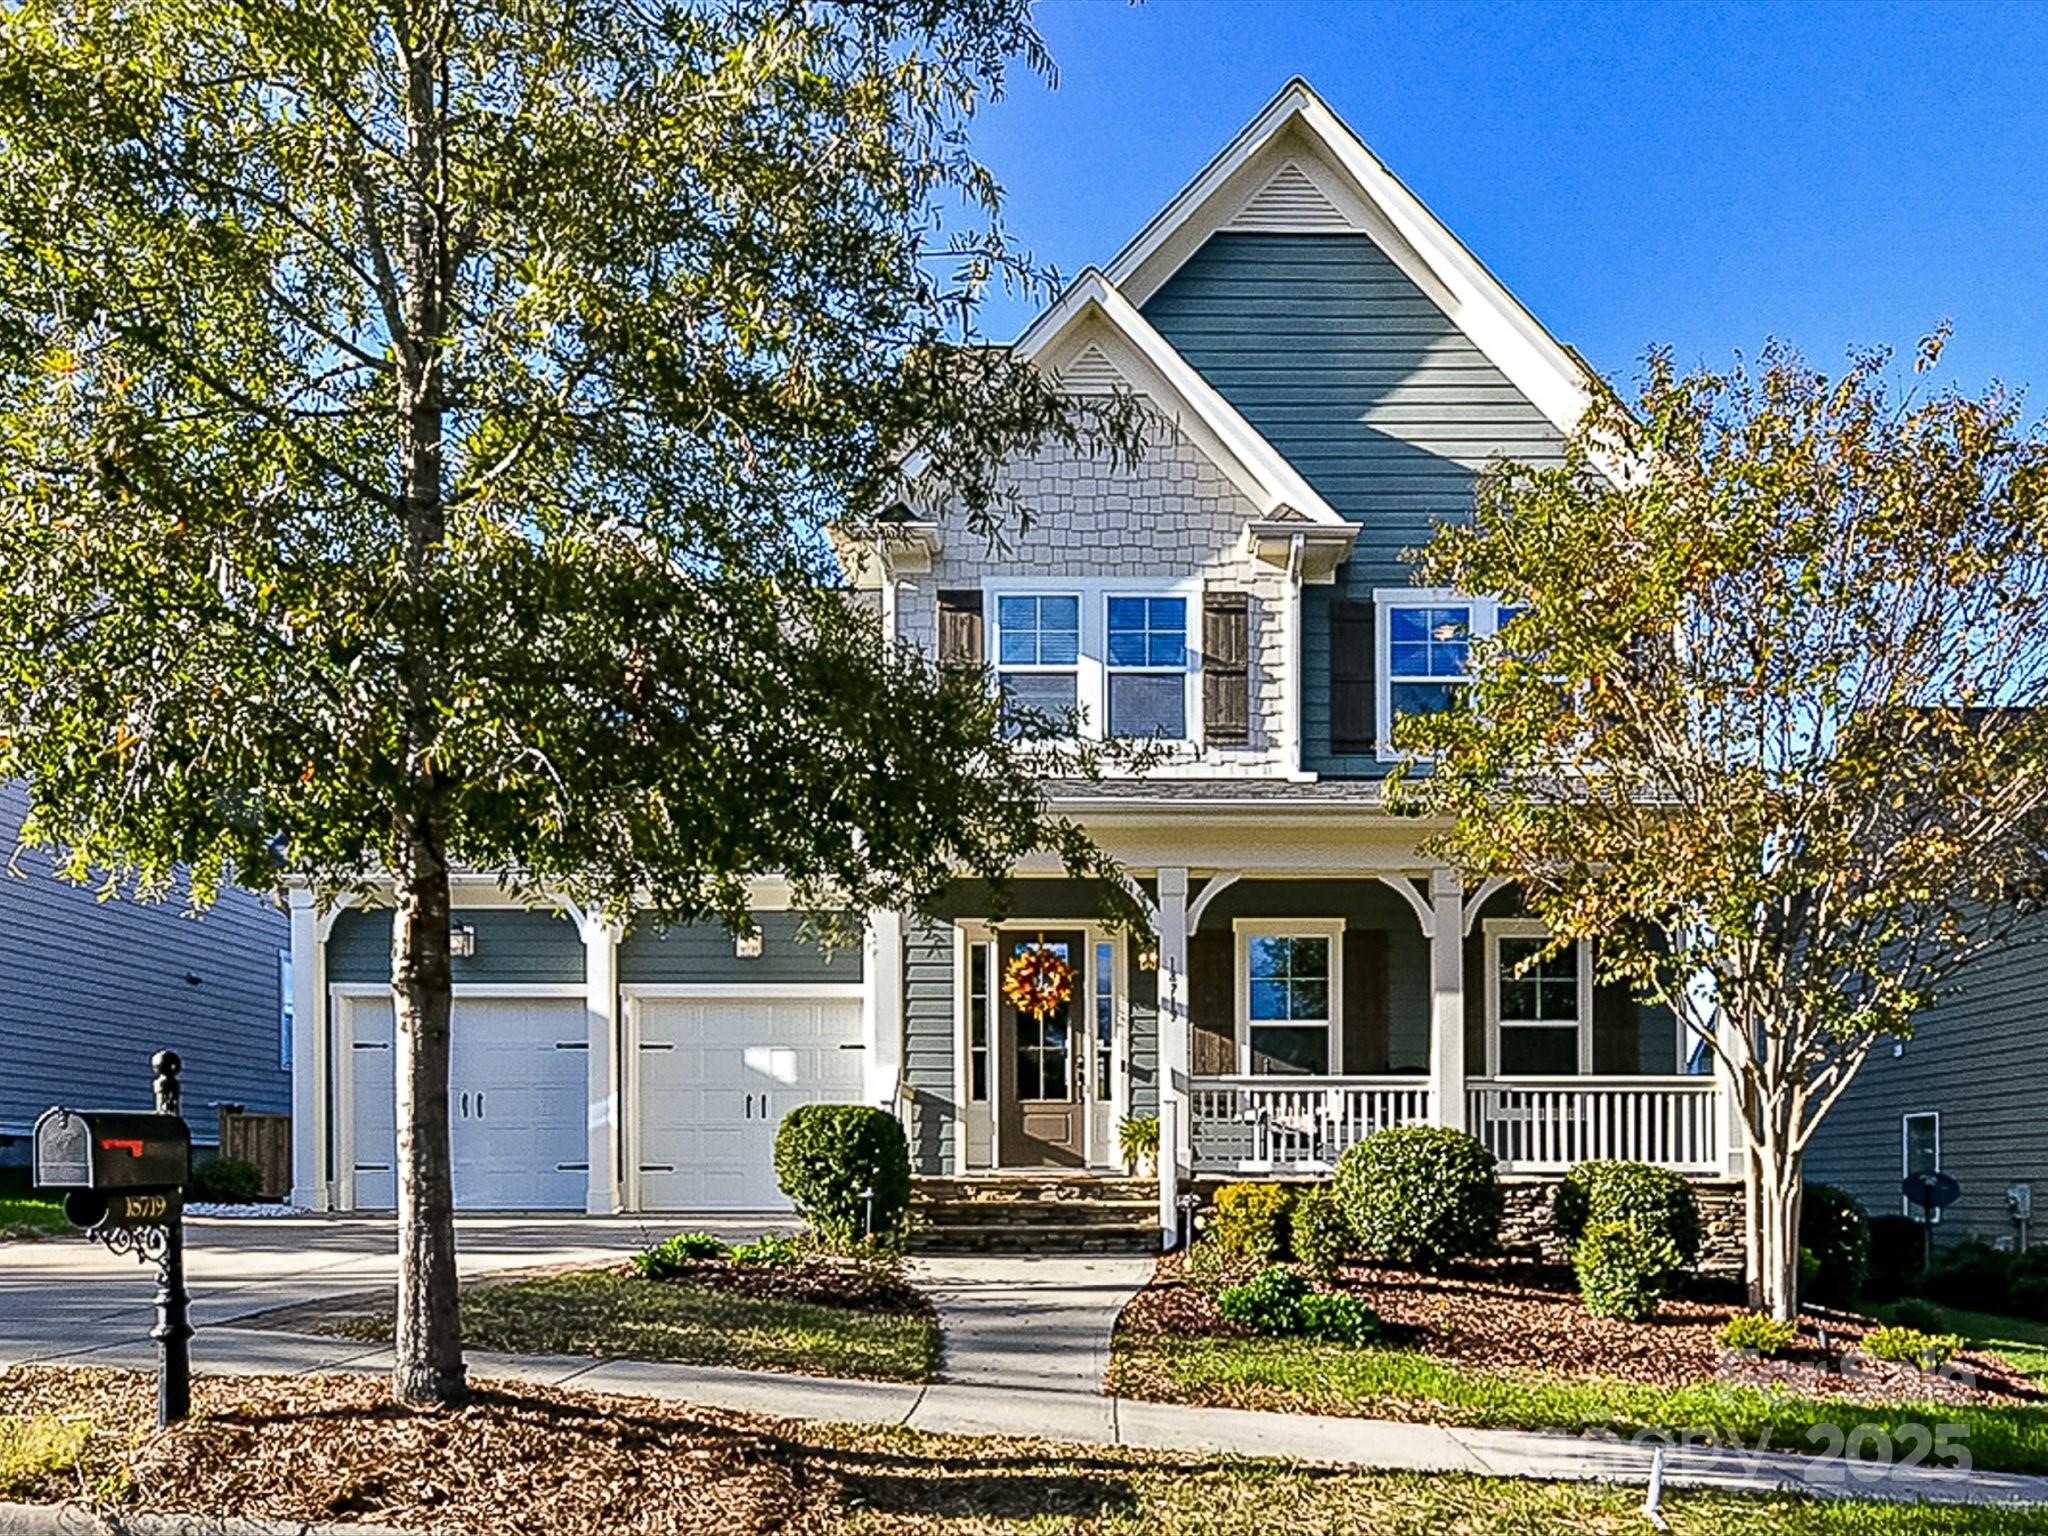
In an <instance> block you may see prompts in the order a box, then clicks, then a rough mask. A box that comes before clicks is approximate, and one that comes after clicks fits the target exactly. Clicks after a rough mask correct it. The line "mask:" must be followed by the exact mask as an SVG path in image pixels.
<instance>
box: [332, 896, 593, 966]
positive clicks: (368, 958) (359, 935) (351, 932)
mask: <svg viewBox="0 0 2048 1536" xmlns="http://www.w3.org/2000/svg"><path fill="white" fill-rule="evenodd" d="M454 922H455V926H456V927H467V928H474V929H475V930H476V953H475V954H474V955H470V956H467V957H465V956H461V955H458V956H456V957H455V958H454V959H453V960H452V961H450V962H449V970H450V972H451V973H452V974H453V976H454V979H455V981H456V982H457V983H458V984H460V983H462V982H521V981H530V982H547V983H555V982H580V981H582V980H583V937H582V935H581V934H579V933H578V932H577V931H576V925H575V924H574V923H572V922H570V921H569V919H567V918H566V917H562V916H560V915H559V914H557V913H554V912H528V911H524V910H522V909H520V908H517V907H461V908H457V909H456V912H455V919H454ZM327 979H328V980H329V981H354V982H360V981H389V980H390V979H391V914H390V913H389V912H388V911H375V912H344V913H342V914H341V916H339V917H338V918H336V919H335V921H334V928H333V931H332V932H330V933H329V934H328V936H327Z"/></svg>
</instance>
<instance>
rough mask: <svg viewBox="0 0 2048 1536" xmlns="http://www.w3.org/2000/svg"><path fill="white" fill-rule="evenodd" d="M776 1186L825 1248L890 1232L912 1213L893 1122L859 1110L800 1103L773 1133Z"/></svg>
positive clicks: (899, 1132) (905, 1156)
mask: <svg viewBox="0 0 2048 1536" xmlns="http://www.w3.org/2000/svg"><path fill="white" fill-rule="evenodd" d="M775 1182H776V1185H777V1186H778V1187H779V1188H780V1189H781V1190H782V1192H783V1193H784V1194H785V1195H787V1196H789V1198H790V1199H791V1200H792V1201H793V1202H794V1203H795V1205H796V1209H797V1214H798V1215H800V1216H802V1217H803V1219H804V1222H805V1224H806V1225H808V1226H809V1227H810V1229H811V1230H812V1231H813V1232H815V1233H816V1234H817V1235H818V1236H819V1237H820V1238H822V1239H824V1241H826V1242H827V1243H831V1244H834V1245H836V1246H841V1247H844V1246H850V1245H852V1244H854V1243H857V1242H859V1241H860V1240H861V1239H862V1238H863V1237H865V1236H867V1235H868V1229H867V1220H868V1214H867V1200H866V1198H865V1194H864V1192H865V1191H867V1190H870V1189H872V1190H873V1191H874V1229H873V1230H874V1232H875V1233H877V1234H892V1233H894V1232H896V1231H897V1230H898V1229H899V1228H900V1227H901V1226H902V1224H903V1217H904V1213H905V1212H906V1211H908V1210H909V1208H910V1147H909V1145H908V1143H906V1142H905V1140H904V1137H903V1127H902V1126H900V1125H898V1124H897V1123H896V1119H895V1117H894V1116H892V1115H889V1114H886V1113H884V1112H883V1111H881V1110H879V1109H874V1108H871V1107H869V1106H868V1105H865V1104H800V1105H798V1106H797V1107H796V1108H795V1109H792V1110H791V1111H790V1112H789V1113H788V1114H787V1115H785V1116H783V1118H782V1124H781V1125H780V1126H779V1127H777V1129H776V1132H775Z"/></svg>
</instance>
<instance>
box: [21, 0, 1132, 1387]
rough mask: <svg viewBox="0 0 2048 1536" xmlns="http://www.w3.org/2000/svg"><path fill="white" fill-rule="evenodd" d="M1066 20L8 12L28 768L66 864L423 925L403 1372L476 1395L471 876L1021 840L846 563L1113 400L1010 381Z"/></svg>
mask: <svg viewBox="0 0 2048 1536" xmlns="http://www.w3.org/2000/svg"><path fill="white" fill-rule="evenodd" d="M1018 59H1021V60H1023V61H1024V62H1025V63H1026V64H1027V65H1028V66H1030V67H1032V68H1034V69H1037V70H1040V71H1043V70H1044V69H1045V68H1046V67H1047V61H1046V60H1045V57H1044V54H1043V50H1042V48H1041V45H1040V43H1039V40H1038V38H1037V37H1036V35H1035V34H1034V33H1033V31H1032V30H1031V27H1030V24H1029V16H1028V9H1027V4H1026V0H948V3H938V0H857V3H855V0H849V3H846V4H832V3H825V0H819V3H804V0H702V3H696V4H651V3H644V0H615V3H607V4H596V5H593V4H583V3H578V0H519V3H513V0H370V3H367V4H365V3H343V0H290V3H285V0H25V3H23V4H21V5H17V6H14V7H11V8H10V9H9V11H8V13H7V16H6V18H5V20H4V22H0V434H4V440H5V453H4V459H0V559H4V561H5V564H6V568H7V571H8V577H9V582H8V587H7V590H6V591H5V593H4V594H0V658H4V659H0V689H4V692H0V710H4V715H0V773H5V774H8V775H19V776H23V777H25V778H27V779H28V781H29V783H30V785H31V788H32V795H33V801H32V809H31V811H30V814H29V819H28V823H27V827H26V829H25V834H26V836H27V837H28V838H29V839H30V840H31V841H34V842H38V843H43V844H48V845H52V846H54V847H57V848H59V849H60V850H62V852H63V858H64V860H65V867H66V868H67V869H68V870H69V871H70V872H71V873H72V874H74V875H75V876H77V877H80V878H96V879H102V880H105V881H106V882H108V883H109V884H110V886H112V887H115V888H118V889H123V890H138V891H140V892H141V893H143V894H145V895H161V894H163V893H164V892H165V891H166V890H168V889H169V888H170V887H171V886H172V884H173V882H174V881H177V880H179V879H181V878H182V876H181V875H180V871H181V870H182V871H187V872H189V879H190V888H191V894H192V896H193V897H194V898H196V900H197V901H199V902H200V903H202V904H203V903H204V902H205V901H207V900H208V899H210V898H211V897H212V896H213V895H214V894H215V892H216V891H217V890H219V889H220V888H221V886H222V884H223V882H226V881H229V880H238V881H241V882H244V883H247V884H250V885H253V886H257V887H264V888H269V887H275V886H276V885H278V884H279V883H281V882H284V881H287V880H290V879H302V880H305V881H308V882H310V883H311V884H312V885H313V886H314V887H315V888H316V889H317V891H318V892H319V894H320V896H321V897H322V898H323V899H324V900H327V901H330V902H331V901H333V900H337V899H341V898H343V897H345V896H347V895H349V894H350V893H357V892H363V891H367V890H371V889H373V888H378V889H381V888H384V887H385V884H386V882H388V888H389V890H390V891H391V893H392V897H393V899H394V900H395V904H396V917H395V921H394V924H393V946H392V988H393V996H394V1003H395V1007H396V1010H397V1020H398V1048H397V1052H396V1057H397V1073H398V1094H399V1149H398V1150H399V1165H400V1177H399V1244H400V1251H401V1260H402V1263H401V1270H402V1278H401V1280H400V1282H399V1295H398V1324H397V1365H396V1372H395V1386H396V1390H397V1392H398V1394H399V1396H401V1397H402V1398H405V1399H409V1400H443V1401H446V1400H451V1399H454V1398H457V1397H459V1396H460V1395H461V1393H462V1390H463V1367H462V1361H461V1352H460V1344H459V1339H458V1336H457V1330H456V1314H455V1302H456V1287H455V1267H454V1238H453V1224H452V1215H451V1205H452V1201H451V1194H450V1183H449V1159H448V1116H447V1087H448V1019H449V960H448V925H449V915H450V894H449V891H450V887H449V871H450V869H451V867H468V868H474V869H481V870H488V871H502V872H503V878H504V880H505V881H506V882H507V884H508V885H510V886H511V887H513V888H515V889H517V890H519V891H522V892H527V893H531V894H533V895H534V896H535V897H536V899H538V898H539V897H540V896H541V895H542V894H543V893H545V894H546V895H547V896H549V897H562V898H566V899H569V900H571V901H574V902H576V903H579V904H581V905H582V906H584V907H585V908H587V909H591V910H603V911H606V912H609V913H613V914H622V913H624V912H626V911H628V910H639V909H651V910H652V911H653V912H654V913H655V914H656V916H657V917H659V918H661V919H675V920H680V919H690V918H701V917H704V916H707V915H716V916H721V917H724V918H725V919H726V920H728V921H734V922H737V921H739V920H741V917H742V914H743V909H744V906H745V894H746V879H747V877H748V876H749V875H752V874H756V873H761V872H766V871H774V872H777V873H780V874H782V875H786V876H787V877H788V878H789V879H790V880H791V881H792V882H793V885H794V888H795V890H796V892H797V895H798V899H799V901H800V902H801V903H803V904H805V905H806V906H809V907H812V908H815V909H817V910H819V911H820V912H824V911H845V912H850V913H854V914H858V913H861V912H863V911H865V910H868V909H872V908H877V907H884V906H893V905H898V904H905V903H912V904H914V903H915V902H917V901H918V900H919V898H920V897H922V896H924V895H926V894H928V893H929V892H931V891H932V890H934V889H935V888H936V887H938V886H939V885H940V884H941V883H942V882H943V881H945V880H946V879H948V878H949V877H951V876H952V875H953V874H955V873H956V872H958V871H962V870H964V871H967V872H978V873H981V874H984V875H987V876H990V877H995V876H999V875H1000V874H1002V873H1003V872H1004V871H1006V870H1007V869H1008V868H1010V867H1011V866H1012V865H1013V864H1014V863H1015V862H1016V861H1017V860H1018V859H1019V858H1021V857H1022V856H1024V855H1026V854H1027V853H1030V852H1031V851H1033V850H1043V849H1048V848H1049V849H1051V850H1053V851H1055V852H1057V853H1058V854H1059V855H1061V856H1062V857H1063V858H1065V859H1066V860H1067V862H1068V864H1069V866H1070V867H1073V868H1077V869H1078V868H1088V867H1094V866H1095V864H1096V863H1097V862H1098V861H1097V859H1096V856H1095V854H1094V853H1093V852H1092V850H1091V849H1090V848H1089V847H1088V845H1087V844H1086V843H1085V841H1084V840H1083V839H1082V838H1081V837H1080V836H1079V834H1078V833H1077V832H1076V831H1075V830H1074V829H1073V828H1072V827H1071V826H1068V825H1065V824H1063V823H1059V822H1056V821H1052V820H1049V819H1048V818H1047V816H1046V814H1045V812H1044V809H1043V805H1042V802H1041V800H1040V799H1039V797H1038V795H1037V793H1036V792H1035V789H1034V783H1033V781H1032V779H1030V778H1029V777H1028V776H1027V775H1026V774H1025V772H1024V771H1023V770H1022V768H1021V767H1020V766H1019V765H1018V764H1017V763H1016V761H1015V760H1014V758H1013V754H1012V753H1011V751H1010V749H1009V745H1008V743H1007V742H1006V741H1005V739H1004V735H1003V732H1002V730H1001V729H1000V726H999V722H998V721H997V719H996V715H995V711H994V707H993V706H992V705H991V703H990V702H989V700H988V698H987V696H986V691H985V689H984V688H983V687H982V686H981V680H980V679H978V678H976V677H974V676H972V675H960V676H950V677H949V676H941V675H939V674H938V673H937V672H936V671H935V670H933V669H932V668H930V667H929V666H928V665H927V664H925V663H923V662H921V661H919V660H918V659H917V658H915V657H913V656H909V655H905V654H902V653H900V652H898V651H896V650H893V649H890V648H886V647H884V646H883V645H882V644H881V643H880V640H879V638H878V634H877V629H878V626H877V625H876V623H875V621H874V618H873V615H872V614H871V613H864V612H862V611H861V610H860V609H859V607H858V605H856V604H854V603H853V602H851V601H850V600H849V599H848V598H847V596H846V594H844V593H843V592H839V591H835V590H833V586H834V582H835V577H834V574H833V572H832V570H831V568H830V565H829V554H828V550H827V541H826V537H825V531H826V529H827V527H828V526H831V525H834V524H836V525H837V527H838V529H839V531H840V536H841V537H842V538H843V539H845V540H846V541H847V542H848V543H850V544H854V545H858V544H860V543H861V541H862V540H863V539H866V538H871V537H872V538H884V537H887V536H888V526H889V520H890V515H891V509H892V508H893V507H894V506H895V505H896V501H897V497H898V496H899V494H900V490H899V487H898V484H897V470H896V466H897V465H898V464H899V463H900V462H902V461H903V460H904V458H905V456H906V455H907V454H909V453H911V452H913V451H915V452H916V453H917V454H918V456H919V458H920V460H921V462H922V463H923V464H924V465H925V468H924V470H923V471H922V473H923V474H924V476H925V477H926V485H925V487H924V489H926V490H927V491H928V492H929V493H930V494H934V495H943V496H945V497H947V498H949V499H950V500H951V501H952V502H953V503H954V504H956V505H959V506H962V507H965V508H966V509H967V510H968V511H969V513H970V514H972V516H973V517H974V519H975V520H977V521H978V522H979V523H980V524H981V525H982V526H984V527H985V528H989V529H994V528H995V527H996V525H997V524H999V523H1000V521H1001V520H1002V518H1003V516H1004V514H1005V513H1006V511H1007V510H1008V509H1007V507H1006V504H1005V501H1004V498H1003V495H1002V492H1001V482H1000V478H999V476H998V475H997V474H996V467H997V465H998V464H999V463H1000V461H1001V460H1002V459H1003V458H1004V457H1005V456H1006V455H1008V454H1011V453H1013V452H1019V451H1030V450H1032V449H1034V448H1037V447H1041V446H1045V445H1049V444H1058V445H1065V446H1069V447H1082V446H1085V447H1087V448H1088V449H1089V450H1090V451H1102V452H1106V453H1109V454H1111V455H1112V456H1117V455H1120V454H1122V453H1124V452H1126V451H1129V450H1130V449H1131V448H1132V447H1133V446H1134V444H1135V442H1136V433H1135V430H1134V428H1133V427H1132V425H1131V423H1130V421H1129V420H1128V419H1127V418H1128V417H1129V416H1130V415H1131V412H1130V411H1129V410H1128V408H1127V402H1113V403H1110V404H1108V405H1106V406H1104V405H1098V406H1087V405H1083V404H1081V403H1078V402H1072V401H1067V400H1063V399H1061V398H1059V397H1057V396H1056V395H1055V394H1053V393H1052V392H1051V391H1050V389H1049V387H1048V386H1047V384H1046V383H1044V382H1043V381H1042V380H1041V378H1040V377H1039V376H1038V375H1037V374H1036V373H1034V372H1033V371H1032V370H1031V369H1030V368H1028V367H1027V366H1025V365H1023V364H1020V363H1017V362H1015V361H1013V360H1012V359H1011V358H1009V357H1008V356H1007V355H1006V354H1005V353H1004V352H1003V351H1001V350H1000V349H993V348H986V347H982V346H979V345H976V344H973V336H972V331H971V322H972V316H973V314H974V310H975V304H976V301H977V299H978V297H979V296H980V295H981V293H982V292H983V291H984V290H985V288H986V286H987V285H988V284H989V283H991V282H997V281H1006V282H1029V281H1031V280H1032V278H1033V273H1032V269H1031V267H1030V264H1029V262H1028V260H1027V259H1026V258H1025V257H1024V256H1022V255H1021V254H1019V253H1018V252H1017V251H1015V250H1014V249H1013V248H1012V247H1011V246H1010V245H1009V244H1008V243H1007V241H1006V239H1005V237H1004V234H1003V231H1002V228H1001V224H1000V219H999V209H998V201H999V199H998V190H997V188H996V186H995V184H994V183H993V181H992V180H991V178H990V177H989V176H988V174H987V173H986V172H985V171H984V170H983V169H982V168H981V167H980V166H979V165H977V164H976V163H975V161H974V159H973V158H972V156H971V154H970V153H969V151H968V148H967V145H966V141H965V137H964V134H965V128H966V125H967V122H968V120H969V118H970V117H971V115H972V113H973V111H974V110H975V109H976V107H977V106H978V105H979V104H980V103H981V102H983V101H985V100H986V99H988V98H989V97H990V96H992V95H994V94H996V93H997V92H999V91H1000V90H1001V89H1002V87H1003V84H1004V79H1005V74H1006V71H1007V70H1008V69H1009V68H1010V67H1011V65H1012V61H1013V60H1018Z"/></svg>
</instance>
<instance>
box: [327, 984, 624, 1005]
mask: <svg viewBox="0 0 2048 1536" xmlns="http://www.w3.org/2000/svg"><path fill="white" fill-rule="evenodd" d="M327 990H328V992H329V993H330V994H332V995H333V996H335V997H382V998H389V997H390V996H391V983H390V982H388V981H337V982H331V983H330V984H329V985H328V988H327ZM586 990H587V989H586V987H585V985H584V983H582V982H580V981H458V982H455V983H453V984H452V985H451V986H450V987H449V989H448V993H449V996H450V997H452V998H453V999H454V1000H455V1001H456V1002H458V1003H459V1002H461V1001H463V1000H464V999H465V998H473V999H479V1000H481V999H488V998H518V999H525V998H535V999H540V1000H544V1001H545V1000H550V999H555V998H563V999H567V998H580V997H582V996H584V994H585V992H586Z"/></svg>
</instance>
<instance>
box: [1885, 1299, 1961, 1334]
mask: <svg viewBox="0 0 2048 1536" xmlns="http://www.w3.org/2000/svg"><path fill="white" fill-rule="evenodd" d="M1889 1310H1890V1313H1891V1320H1892V1322H1893V1323H1894V1324H1896V1325H1897V1326H1898V1327H1900V1328H1917V1329H1919V1330H1920V1332H1922V1333H1939V1332H1941V1328H1942V1324H1944V1323H1946V1322H1947V1321H1948V1317H1947V1315H1946V1314H1945V1313H1944V1312H1943V1311H1942V1310H1941V1308H1939V1307H1937V1306H1936V1305H1935V1304H1934V1303H1933V1302H1931V1301H1922V1300H1921V1299H1920V1298H1919V1297H1918V1296H1908V1297H1907V1298H1906V1299H1905V1300H1904V1301H1901V1302H1898V1303H1896V1304H1895V1305H1893V1306H1892V1307H1891V1308H1890V1309H1889Z"/></svg>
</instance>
